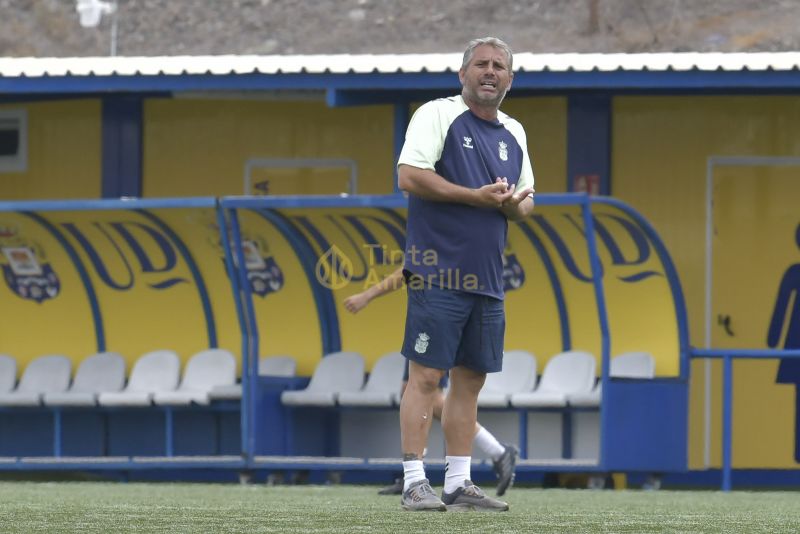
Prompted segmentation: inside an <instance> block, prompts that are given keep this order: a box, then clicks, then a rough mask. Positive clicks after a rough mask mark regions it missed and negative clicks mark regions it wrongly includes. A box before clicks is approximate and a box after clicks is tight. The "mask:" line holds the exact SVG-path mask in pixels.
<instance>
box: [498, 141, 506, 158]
mask: <svg viewBox="0 0 800 534" xmlns="http://www.w3.org/2000/svg"><path fill="white" fill-rule="evenodd" d="M497 146H498V149H497V152H498V154H499V155H500V159H501V160H503V161H508V145H507V144H506V143H505V142H503V141H500V143H499V144H498V145H497Z"/></svg>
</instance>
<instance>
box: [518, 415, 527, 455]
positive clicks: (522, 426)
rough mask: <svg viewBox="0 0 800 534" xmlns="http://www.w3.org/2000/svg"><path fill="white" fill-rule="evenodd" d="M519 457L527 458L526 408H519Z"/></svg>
mask: <svg viewBox="0 0 800 534" xmlns="http://www.w3.org/2000/svg"><path fill="white" fill-rule="evenodd" d="M519 457H520V458H522V459H523V460H524V459H527V458H528V410H519Z"/></svg>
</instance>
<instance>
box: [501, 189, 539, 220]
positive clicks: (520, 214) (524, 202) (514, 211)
mask: <svg viewBox="0 0 800 534" xmlns="http://www.w3.org/2000/svg"><path fill="white" fill-rule="evenodd" d="M533 206H534V201H533V189H532V188H530V187H528V188H526V189H524V190H522V191H519V192H518V193H517V192H513V194H512V195H511V198H509V199H508V200H506V201H505V203H504V204H503V206H502V207H501V208H500V211H502V212H503V213H504V214H505V216H506V217H508V220H510V221H520V220H522V219H524V218H525V217H527V216H528V215H530V214H531V213H532V212H533Z"/></svg>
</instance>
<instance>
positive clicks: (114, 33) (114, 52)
mask: <svg viewBox="0 0 800 534" xmlns="http://www.w3.org/2000/svg"><path fill="white" fill-rule="evenodd" d="M113 6H114V7H113V9H112V11H111V50H110V51H109V55H110V56H111V57H115V56H116V55H117V34H118V32H117V29H118V28H117V14H118V13H119V9H118V8H119V6H118V5H117V0H113Z"/></svg>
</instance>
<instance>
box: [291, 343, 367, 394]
mask: <svg viewBox="0 0 800 534" xmlns="http://www.w3.org/2000/svg"><path fill="white" fill-rule="evenodd" d="M363 384H364V357H363V356H361V355H360V354H358V353H357V352H333V353H331V354H328V355H327V356H324V357H323V358H322V359H321V360H320V361H319V364H317V367H316V369H314V374H313V375H312V376H311V381H310V382H309V383H308V387H306V388H305V389H302V390H299V391H284V392H283V393H281V402H282V403H283V404H284V405H287V406H334V405H335V404H336V400H337V398H338V396H339V393H342V392H344V391H358V390H359V389H361V386H362V385H363Z"/></svg>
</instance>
